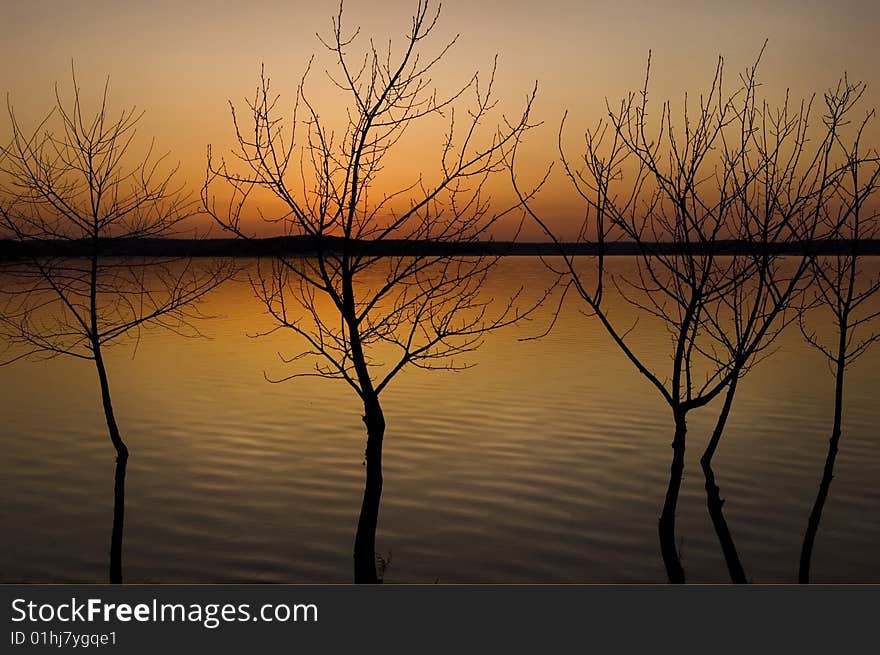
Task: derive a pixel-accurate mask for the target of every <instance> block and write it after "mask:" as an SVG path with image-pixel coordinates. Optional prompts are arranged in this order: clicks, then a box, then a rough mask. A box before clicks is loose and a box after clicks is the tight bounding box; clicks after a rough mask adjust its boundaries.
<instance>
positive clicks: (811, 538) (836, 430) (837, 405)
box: [798, 329, 846, 584]
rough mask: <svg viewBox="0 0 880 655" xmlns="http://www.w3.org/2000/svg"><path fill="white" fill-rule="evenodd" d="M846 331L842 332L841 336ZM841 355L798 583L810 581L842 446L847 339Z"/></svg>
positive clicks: (802, 549)
mask: <svg viewBox="0 0 880 655" xmlns="http://www.w3.org/2000/svg"><path fill="white" fill-rule="evenodd" d="M843 333H844V330H843V329H842V330H841V334H843ZM841 344H842V348H841V353H843V354H839V356H838V359H837V367H836V371H835V388H834V424H833V425H832V428H831V438H830V439H829V440H828V454H827V455H826V456H825V469H824V471H823V472H822V481H821V482H820V483H819V493H818V494H817V495H816V502H814V503H813V511H812V512H810V519H809V521H808V522H807V531H806V533H805V534H804V544H803V546H802V547H801V562H800V568H799V570H798V582H800V583H801V584H807V583H809V581H810V561H811V559H812V557H813V544H814V543H815V541H816V533H817V532H818V531H819V523H820V522H821V521H822V510H823V509H824V507H825V501H826V500H827V498H828V491H829V490H830V489H831V480H832V479H834V462H835V460H836V459H837V450H838V447H839V445H840V432H841V423H842V421H843V375H844V369H845V367H846V363H845V352H846V350H845V347H846V342H845V339H844V338H843V337H842V338H841Z"/></svg>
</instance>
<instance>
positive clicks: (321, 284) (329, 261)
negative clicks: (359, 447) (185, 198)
mask: <svg viewBox="0 0 880 655" xmlns="http://www.w3.org/2000/svg"><path fill="white" fill-rule="evenodd" d="M429 5H430V3H429V2H427V1H425V0H422V1H420V2H418V5H417V8H416V11H415V13H414V15H413V17H412V23H411V26H410V29H409V30H408V32H407V33H406V36H405V39H404V43H403V46H402V49H401V51H395V50H394V49H393V48H392V44H391V43H390V42H389V44H388V47H387V50H382V51H380V50H379V49H377V47H376V46H375V44H374V43H373V41H372V40H371V41H370V43H369V45H368V46H367V47H366V48H365V52H364V53H363V56H362V57H361V56H358V55H354V54H351V52H352V51H353V50H354V49H355V47H356V42H357V37H358V35H359V30H355V31H354V32H352V33H351V34H349V33H348V32H347V31H345V30H344V29H343V25H342V22H343V6H342V3H340V5H339V11H338V14H337V15H336V17H335V18H333V20H332V30H331V34H330V37H329V38H327V39H321V42H322V44H323V45H324V46H325V47H326V48H327V50H328V51H329V53H330V54H331V57H332V59H333V60H334V67H335V71H336V72H335V74H334V76H330V73H328V76H330V79H331V80H332V82H333V83H334V85H335V86H336V87H337V89H338V91H339V92H340V106H343V107H345V110H346V118H345V120H344V128H343V130H342V134H341V136H340V134H339V133H338V132H336V131H334V129H333V128H332V127H331V126H330V125H328V124H327V123H326V122H325V119H324V118H323V117H322V115H321V113H320V112H319V110H318V107H317V106H316V105H314V104H313V102H312V100H311V99H310V97H309V95H308V93H307V91H306V81H307V79H308V74H309V69H307V70H306V73H305V74H304V75H303V77H302V80H301V82H300V84H299V86H298V88H297V92H296V101H295V104H294V109H293V113H292V117H291V118H290V121H289V122H287V123H285V122H284V120H283V117H282V116H281V113H280V111H279V110H278V109H277V106H278V102H279V97H278V96H277V95H273V93H272V91H271V90H270V81H269V79H268V77H266V75H265V74H264V73H262V74H261V77H260V84H259V86H258V87H257V90H256V93H255V95H254V97H253V99H252V100H250V101H248V103H247V114H248V117H247V121H246V123H245V122H243V121H242V120H241V119H240V118H239V115H238V112H237V111H236V109H235V107H234V106H232V107H231V109H232V117H233V122H234V125H235V134H236V140H237V147H236V150H235V152H234V157H233V159H232V160H230V161H229V162H227V160H226V159H220V160H219V161H218V160H215V159H214V158H212V155H211V151H210V148H209V153H208V174H207V179H206V183H205V186H204V189H203V192H202V201H203V204H204V207H205V210H206V211H207V212H208V213H210V214H211V215H212V216H213V217H214V219H215V220H216V221H217V222H218V223H219V224H220V225H222V226H223V227H224V228H225V229H226V230H228V231H230V232H232V233H233V234H235V235H236V236H237V237H240V238H244V239H247V238H251V235H250V234H249V232H248V230H247V228H246V226H245V225H243V221H242V217H243V214H244V209H245V208H246V207H248V206H249V201H250V200H252V198H251V195H252V194H254V193H255V192H257V193H258V192H268V193H269V195H271V196H273V197H274V198H275V199H276V200H278V201H280V203H281V205H282V209H281V213H280V214H278V215H277V216H276V215H268V214H262V213H261V216H262V217H263V219H264V220H265V221H269V222H276V223H277V224H278V225H280V227H281V229H282V230H283V233H284V234H285V235H287V236H297V237H301V238H306V239H308V240H309V242H310V243H311V244H312V246H313V248H314V256H312V257H308V258H298V257H290V256H287V255H285V254H284V251H283V245H279V248H278V249H277V252H275V253H274V256H273V257H272V258H271V260H270V261H269V262H268V263H267V262H261V263H260V265H259V266H258V268H257V270H256V273H255V274H254V275H253V276H252V282H253V286H254V289H255V291H256V294H257V296H258V297H259V298H260V299H261V300H262V302H263V303H264V304H265V307H266V308H267V310H268V312H269V313H270V314H271V316H272V317H273V318H274V320H275V324H276V326H277V327H276V329H283V330H290V331H292V332H294V333H295V334H297V335H298V336H299V337H300V338H301V339H302V342H303V343H304V344H305V350H304V351H303V352H302V353H301V354H300V355H298V356H297V357H295V358H294V359H300V358H303V357H306V358H311V359H312V361H313V362H314V368H312V369H311V370H307V371H298V372H295V373H293V374H292V375H290V376H289V377H287V378H284V379H291V378H297V377H302V376H318V377H322V378H331V379H339V380H343V381H345V382H346V383H347V384H348V385H349V386H350V387H351V388H352V389H353V390H354V392H355V393H356V394H357V396H358V398H359V399H360V401H361V402H362V403H363V408H364V414H363V421H364V424H365V426H366V430H367V443H366V451H365V466H366V481H365V490H364V497H363V503H362V506H361V512H360V517H359V521H358V528H357V533H356V537H355V545H354V570H355V576H354V577H355V581H356V582H379V581H381V580H380V576H379V574H378V573H377V570H376V554H375V534H376V527H377V522H378V515H379V504H380V499H381V493H382V443H383V438H384V435H385V428H386V421H385V415H384V412H383V408H382V404H381V402H380V397H381V394H382V392H383V391H384V390H385V389H386V388H388V385H389V384H390V383H391V381H392V380H393V379H395V378H396V377H397V375H398V374H399V373H400V372H401V371H402V370H404V369H405V368H408V367H417V368H421V369H446V370H460V369H463V368H466V367H467V366H468V363H467V362H465V361H462V359H461V356H462V355H465V354H467V353H469V352H471V351H473V350H475V349H476V348H477V347H478V346H479V345H480V343H481V341H482V339H483V337H484V335H485V334H486V333H487V332H488V331H490V330H493V329H496V328H499V327H502V326H505V325H509V324H511V323H512V322H514V321H516V320H518V319H519V318H521V317H522V316H523V313H524V312H521V311H519V310H518V308H517V299H516V297H514V298H510V299H507V300H503V301H497V302H496V301H493V299H491V298H487V297H485V296H484V295H481V293H480V291H481V288H482V287H483V284H484V282H485V280H486V277H487V275H488V274H489V272H490V270H491V269H492V267H493V265H494V264H495V263H496V259H495V258H487V257H482V256H465V255H464V254H450V253H455V252H459V253H464V252H467V249H466V248H465V249H461V248H462V246H464V245H466V244H468V243H472V242H474V241H476V240H478V239H480V238H487V237H488V236H489V235H490V230H491V228H492V227H493V226H494V225H496V224H497V223H498V222H499V221H500V220H502V219H503V218H504V217H505V216H507V215H508V214H510V213H511V212H512V211H514V210H515V209H516V205H511V206H509V207H504V208H501V209H499V208H497V207H496V204H495V203H493V202H492V198H491V197H490V195H489V192H488V188H487V187H486V183H487V181H488V180H489V179H490V178H491V177H492V176H493V174H495V173H497V172H499V171H501V170H503V168H504V166H505V150H506V149H507V148H508V147H509V146H510V145H512V144H513V143H514V142H515V140H516V138H517V137H518V136H519V135H520V134H521V133H522V132H524V131H525V130H527V129H528V128H529V127H530V125H529V124H528V115H529V110H530V108H531V103H532V100H533V98H534V94H535V90H534V89H533V90H532V91H531V93H530V94H529V95H528V96H527V98H526V103H525V107H524V109H523V111H522V113H521V114H520V115H519V116H518V117H517V118H515V119H514V120H508V119H506V118H505V117H504V116H499V117H498V118H497V123H496V124H497V125H498V127H496V128H492V129H487V128H486V127H485V125H486V124H489V123H490V122H493V119H492V116H493V115H494V114H495V111H494V110H495V106H496V100H495V98H494V95H493V92H494V89H493V86H494V76H495V68H494V66H493V69H492V72H491V74H490V75H489V76H488V79H485V78H484V77H482V76H480V75H479V74H474V75H473V76H472V77H471V78H470V79H468V80H467V81H466V82H465V83H464V84H463V85H462V86H461V87H459V88H458V89H457V90H455V91H453V92H451V93H450V94H449V95H446V96H443V95H441V94H440V93H439V92H438V91H437V90H435V89H434V88H433V86H432V82H431V75H432V73H433V72H434V70H435V68H436V67H437V65H438V63H439V62H440V61H441V60H442V59H443V57H444V56H445V55H446V53H447V52H448V51H449V49H450V48H451V47H452V46H453V45H454V43H455V41H456V39H457V37H456V38H455V39H453V40H452V41H451V42H449V43H448V44H446V45H445V46H443V47H440V48H439V49H438V50H437V51H436V52H434V53H429V52H428V51H427V48H426V43H427V41H428V40H429V37H430V36H431V34H432V32H433V31H434V28H435V25H436V22H437V19H438V17H439V12H440V10H439V7H437V9H436V10H433V9H431V7H430V6H429ZM319 38H320V37H319ZM310 67H311V63H310V64H309V68H310ZM468 98H470V99H471V100H472V103H470V105H469V107H468V108H467V110H466V111H462V108H461V105H462V104H463V103H464V102H466V101H467V100H468ZM431 119H441V120H443V119H445V120H446V121H447V122H446V130H447V131H446V133H445V134H444V135H443V136H442V139H441V140H440V143H439V144H438V150H437V152H438V155H439V157H438V166H437V169H438V170H437V173H436V175H434V176H433V177H431V176H430V175H428V174H424V173H419V174H415V173H413V174H411V175H410V181H408V182H401V177H402V176H401V175H400V174H394V173H387V174H386V171H385V166H386V165H388V164H389V163H391V155H392V153H393V152H394V151H395V146H397V145H398V143H400V140H401V139H402V138H403V137H404V135H405V133H406V132H407V130H408V129H409V128H410V127H411V126H413V125H415V124H417V123H426V124H427V125H430V124H431V123H430V121H431ZM216 182H224V183H226V184H225V185H224V187H225V189H227V192H229V193H230V199H229V201H228V203H221V204H219V205H218V202H217V200H216V199H215V195H214V193H215V192H214V184H215V183H216ZM440 244H446V247H438V245H440ZM456 247H457V248H458V250H456ZM286 361H290V360H286Z"/></svg>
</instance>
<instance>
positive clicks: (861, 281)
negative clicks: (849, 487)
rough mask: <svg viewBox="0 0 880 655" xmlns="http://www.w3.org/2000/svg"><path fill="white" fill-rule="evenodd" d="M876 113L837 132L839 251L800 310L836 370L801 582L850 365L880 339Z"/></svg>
mask: <svg viewBox="0 0 880 655" xmlns="http://www.w3.org/2000/svg"><path fill="white" fill-rule="evenodd" d="M864 91H865V85H864V84H851V83H848V82H847V81H846V80H844V81H843V82H842V83H841V85H840V86H839V87H838V93H837V94H836V96H834V97H835V100H836V102H837V103H838V105H839V106H852V105H854V104H855V103H857V102H858V100H859V99H860V98H861V96H862V94H863V93H864ZM873 117H874V112H873V111H871V112H870V113H868V115H867V116H866V117H865V118H864V119H863V120H862V121H861V122H860V123H859V124H858V131H857V133H856V136H855V137H854V138H853V139H852V140H850V141H846V140H844V139H843V138H840V137H839V138H837V139H836V141H835V147H836V148H838V149H839V150H840V151H841V153H842V155H843V158H844V160H845V163H844V165H843V166H842V167H841V171H842V173H843V174H842V175H841V176H839V177H838V178H837V179H836V183H835V184H834V186H833V188H832V192H833V193H832V198H833V202H832V203H829V208H828V211H827V212H826V213H825V214H824V215H823V217H822V222H823V224H824V225H825V228H826V229H827V231H828V232H829V233H830V235H831V237H832V238H833V239H834V240H835V245H836V247H837V248H838V249H839V250H840V251H841V252H840V254H836V255H829V256H822V257H817V258H816V260H815V261H814V266H813V273H814V275H813V297H812V298H811V299H810V300H811V301H812V302H810V303H808V306H809V307H810V311H807V312H803V313H801V314H800V315H799V319H800V320H799V326H800V328H801V332H802V334H803V335H804V338H805V339H806V341H807V343H808V344H809V345H810V346H812V347H813V348H815V349H816V350H818V351H819V352H820V353H821V354H822V355H823V356H824V357H825V358H826V360H827V362H828V365H829V369H830V370H831V373H832V374H833V376H834V418H833V419H832V425H831V437H830V439H829V441H828V453H827V455H826V457H825V467H824V470H823V472H822V479H821V481H820V483H819V491H818V494H817V496H816V500H815V502H814V504H813V509H812V511H811V512H810V518H809V521H808V523H807V529H806V532H805V534H804V542H803V546H802V549H801V558H800V566H799V571H798V580H799V582H801V583H807V582H809V581H810V563H811V560H812V553H813V545H814V543H815V540H816V533H817V532H818V530H819V523H820V522H821V520H822V510H823V508H824V506H825V501H826V499H827V498H828V492H829V490H830V488H831V480H832V479H833V477H834V464H835V461H836V459H837V453H838V449H839V447H840V437H841V428H842V423H843V400H844V394H843V390H844V377H845V374H846V369H847V368H848V367H849V366H850V365H851V364H852V363H853V362H855V361H856V360H857V359H858V358H859V357H861V356H862V355H863V354H864V353H865V352H867V351H868V349H869V348H870V347H871V345H873V344H874V342H876V341H877V340H878V339H880V333H878V332H876V331H875V329H874V328H873V327H872V325H873V323H874V321H875V319H876V318H877V317H878V316H880V311H878V310H877V308H876V305H872V304H871V303H872V299H874V298H875V297H876V294H877V292H878V291H880V276H878V274H877V272H876V271H865V270H864V268H863V244H864V242H865V241H866V240H869V239H875V238H877V236H878V232H880V221H878V219H880V214H878V211H877V206H876V200H875V198H876V195H875V194H876V192H877V184H878V179H880V156H878V153H877V151H876V150H873V149H869V150H868V151H867V152H864V151H863V149H862V143H861V142H862V135H863V132H864V130H865V127H866V126H867V125H868V123H869V122H870V120H871V119H872V118H873ZM872 201H873V202H872ZM814 312H815V313H819V314H820V315H823V318H825V319H828V318H830V319H831V323H832V324H833V325H834V327H835V328H836V332H835V333H833V334H832V335H829V336H832V337H833V338H832V339H830V340H826V339H823V337H822V335H821V334H820V333H819V332H820V330H819V329H816V328H811V327H810V323H811V322H812V321H811V320H810V319H809V317H810V316H812V315H813V313H814Z"/></svg>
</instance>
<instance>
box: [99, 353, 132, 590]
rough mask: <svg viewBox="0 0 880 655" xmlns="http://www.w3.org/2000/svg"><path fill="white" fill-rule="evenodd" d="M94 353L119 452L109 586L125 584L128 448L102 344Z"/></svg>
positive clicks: (111, 436)
mask: <svg viewBox="0 0 880 655" xmlns="http://www.w3.org/2000/svg"><path fill="white" fill-rule="evenodd" d="M93 353H94V357H95V367H96V368H97V369H98V379H99V381H100V383H101V400H102V402H103V405H104V418H105V419H106V420H107V431H108V432H109V434H110V441H111V442H112V443H113V447H114V448H115V449H116V473H115V476H114V484H113V530H112V533H111V537H110V582H111V583H115V584H119V583H121V582H122V534H123V526H124V523H125V472H126V467H127V465H128V447H127V446H126V445H125V442H124V441H123V440H122V437H121V436H120V434H119V426H118V425H117V424H116V415H115V414H114V413H113V402H112V399H111V398H110V383H109V382H108V380H107V370H106V368H105V367H104V358H103V355H102V353H101V346H100V344H97V343H96V344H94V346H93Z"/></svg>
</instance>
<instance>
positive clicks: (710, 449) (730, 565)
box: [700, 375, 748, 584]
mask: <svg viewBox="0 0 880 655" xmlns="http://www.w3.org/2000/svg"><path fill="white" fill-rule="evenodd" d="M738 381H739V375H734V376H733V378H732V379H731V381H730V386H728V387H727V393H726V394H725V396H724V405H723V406H722V407H721V412H720V413H719V414H718V421H716V423H715V429H714V430H713V431H712V436H711V437H710V438H709V444H708V445H707V446H706V450H705V451H704V452H703V456H702V457H701V458H700V464H701V466H702V467H703V475H704V476H705V478H706V507H707V508H708V510H709V517H710V518H711V519H712V526H713V527H714V528H715V534H716V535H717V536H718V543H719V544H721V552H722V553H723V554H724V561H725V563H726V564H727V572H728V573H729V575H730V581H731V582H733V583H735V584H745V583H747V582H748V579H747V578H746V572H745V569H743V565H742V562H740V559H739V553H738V552H737V550H736V544H735V543H734V541H733V535H732V534H731V532H730V528H729V527H728V525H727V520H726V519H725V518H724V509H723V507H724V500H723V499H722V498H721V490H720V489H719V488H718V485H717V484H716V483H715V473H714V471H713V470H712V456H713V455H714V454H715V451H716V450H717V448H718V443H719V442H720V441H721V435H722V434H723V433H724V427H725V426H726V425H727V418H728V417H729V416H730V408H731V407H732V406H733V398H734V396H735V395H736V385H737V382H738Z"/></svg>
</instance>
